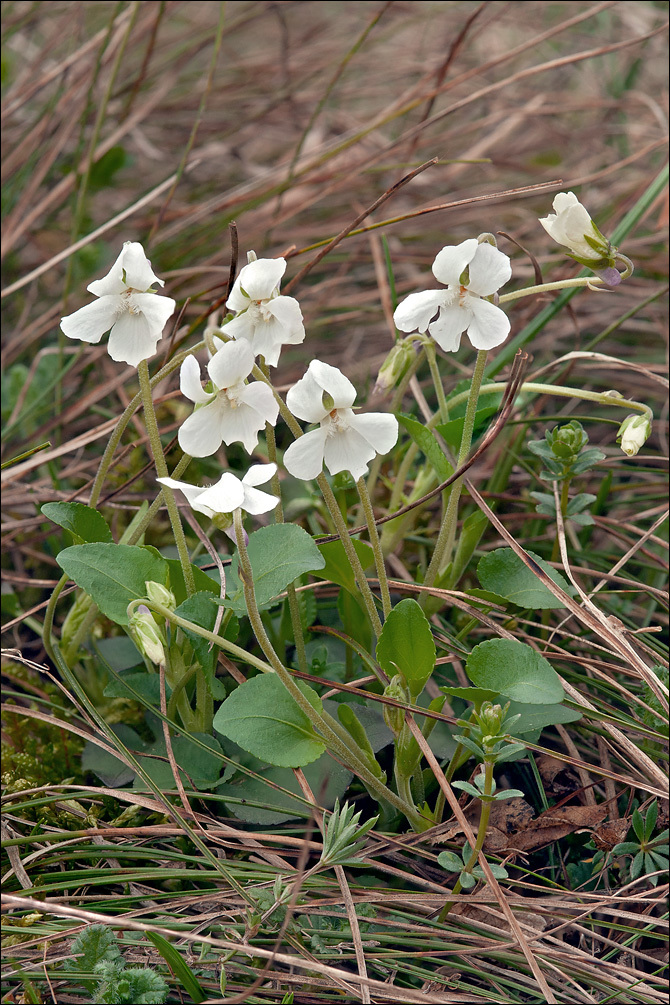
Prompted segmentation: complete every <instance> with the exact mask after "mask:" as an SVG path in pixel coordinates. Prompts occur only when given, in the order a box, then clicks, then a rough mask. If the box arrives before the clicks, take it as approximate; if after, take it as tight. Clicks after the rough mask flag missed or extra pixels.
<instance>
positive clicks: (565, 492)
mask: <svg viewBox="0 0 670 1005" xmlns="http://www.w3.org/2000/svg"><path fill="white" fill-rule="evenodd" d="M571 481H572V479H571V478H565V479H564V480H563V484H562V485H561V502H560V506H561V516H562V517H563V522H564V523H565V521H566V520H567V518H568V503H569V502H570V482H571ZM560 553H561V539H560V537H559V534H558V527H556V537H555V538H554V547H553V548H552V551H551V561H552V562H558V559H559V556H560Z"/></svg>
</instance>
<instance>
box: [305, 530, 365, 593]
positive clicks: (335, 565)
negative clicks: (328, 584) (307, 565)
mask: <svg viewBox="0 0 670 1005" xmlns="http://www.w3.org/2000/svg"><path fill="white" fill-rule="evenodd" d="M351 543H352V544H353V546H354V550H355V552H356V554H357V555H358V558H359V561H360V563H361V567H362V568H363V569H369V568H370V566H371V565H372V564H373V563H374V560H375V554H374V552H373V550H372V548H371V547H370V545H369V544H366V543H365V542H364V541H357V540H355V539H352V542H351ZM319 551H320V552H321V555H322V557H323V560H324V564H323V566H321V577H322V578H323V579H331V580H332V581H333V583H337V585H338V586H343V587H344V589H345V590H348V591H349V593H352V594H353V595H354V596H356V595H357V594H358V592H359V590H358V586H357V585H356V579H355V577H354V570H353V569H352V568H351V562H350V561H349V559H348V558H347V553H346V551H345V550H344V545H343V544H342V542H341V541H328V542H327V544H320V545H319Z"/></svg>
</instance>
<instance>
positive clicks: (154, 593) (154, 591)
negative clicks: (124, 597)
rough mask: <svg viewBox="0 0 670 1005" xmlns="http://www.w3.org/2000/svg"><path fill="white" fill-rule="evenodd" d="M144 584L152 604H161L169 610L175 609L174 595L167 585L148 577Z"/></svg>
mask: <svg viewBox="0 0 670 1005" xmlns="http://www.w3.org/2000/svg"><path fill="white" fill-rule="evenodd" d="M144 585H145V587H146V591H147V597H148V598H149V600H151V601H153V603H154V604H161V605H162V606H163V607H167V608H169V610H171V611H176V609H177V601H176V600H175V595H174V593H172V591H171V590H168V588H167V586H163V584H162V583H155V582H154V581H153V580H151V579H148V580H147V581H146V583H145V584H144Z"/></svg>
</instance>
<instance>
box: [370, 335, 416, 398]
mask: <svg viewBox="0 0 670 1005" xmlns="http://www.w3.org/2000/svg"><path fill="white" fill-rule="evenodd" d="M415 355H416V344H415V342H414V341H413V340H412V339H409V340H408V339H403V340H402V341H401V342H396V344H395V345H394V346H393V348H392V349H391V351H390V353H389V354H388V356H387V357H386V359H385V360H384V362H383V363H382V365H381V369H380V370H379V373H378V374H377V380H376V381H375V386H374V388H373V389H372V393H373V394H385V393H386V392H387V391H390V390H391V389H392V388H394V387H396V385H397V384H398V383H399V382H400V381H401V380H402V378H403V377H404V375H405V374H406V373H407V368H408V367H409V365H410V364H411V362H412V360H413V359H414V356H415Z"/></svg>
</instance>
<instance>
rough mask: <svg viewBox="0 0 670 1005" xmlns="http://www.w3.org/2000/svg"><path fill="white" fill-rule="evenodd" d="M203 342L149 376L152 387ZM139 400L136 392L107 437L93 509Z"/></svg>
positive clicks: (97, 476) (94, 490) (94, 487)
mask: <svg viewBox="0 0 670 1005" xmlns="http://www.w3.org/2000/svg"><path fill="white" fill-rule="evenodd" d="M204 344H205V343H204V342H199V343H198V345H195V346H193V348H192V349H189V350H187V351H186V352H180V353H179V354H178V355H177V356H175V357H174V359H172V360H170V362H169V363H166V364H165V366H164V367H162V368H161V369H160V370H159V371H158V373H157V374H155V375H154V376H153V377H152V378H151V381H150V385H151V387H152V389H153V388H154V387H156V385H157V384H160V382H161V381H162V380H165V378H166V377H169V376H170V374H171V373H173V372H174V371H175V370H177V369H178V368H179V367H180V366H181V364H182V363H183V362H184V360H185V359H186V357H187V356H190V355H191V354H192V353H194V352H197V351H198V349H202V347H203V346H204ZM141 402H142V395H141V393H138V394H136V395H135V397H134V398H133V399H132V401H130V402H129V403H128V405H127V406H126V408H125V409H124V411H123V412H122V413H121V415H120V416H119V419H118V421H117V423H116V426H115V427H114V430H113V432H112V435H111V436H110V438H109V441H108V443H107V446H106V447H105V450H104V453H103V455H102V457H101V459H100V464H99V465H98V471H97V474H96V476H95V481H94V482H93V488H92V489H91V497H90V500H89V506H91V507H92V508H93V509H95V507H96V505H97V502H98V499H99V498H100V496H101V494H102V487H103V485H104V483H105V478H106V476H107V472H108V471H109V468H110V466H111V463H112V459H113V457H114V453H115V452H116V448H117V447H118V445H119V443H120V441H121V437H122V436H123V433H124V431H125V428H126V426H127V425H128V423H129V422H130V420H131V419H132V417H133V415H134V414H135V412H136V411H137V409H138V407H139V406H140V404H141Z"/></svg>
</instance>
